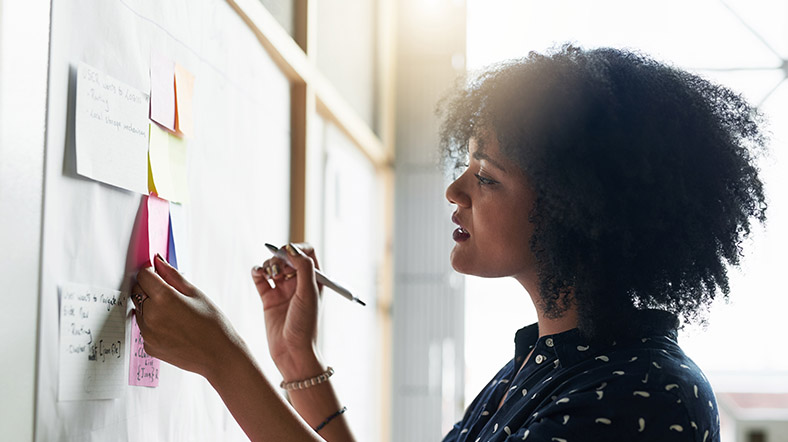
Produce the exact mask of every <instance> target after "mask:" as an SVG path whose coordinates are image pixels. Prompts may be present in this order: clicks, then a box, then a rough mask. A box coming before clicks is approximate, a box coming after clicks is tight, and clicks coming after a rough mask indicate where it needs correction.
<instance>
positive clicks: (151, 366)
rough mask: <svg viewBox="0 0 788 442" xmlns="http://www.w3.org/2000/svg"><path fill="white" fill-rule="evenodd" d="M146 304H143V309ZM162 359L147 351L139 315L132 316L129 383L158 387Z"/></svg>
mask: <svg viewBox="0 0 788 442" xmlns="http://www.w3.org/2000/svg"><path fill="white" fill-rule="evenodd" d="M144 305H145V304H143V309H144V308H145V307H144ZM159 365H160V361H159V360H158V359H156V358H154V357H153V356H151V355H149V354H148V353H146V352H145V340H144V339H143V338H142V333H140V327H139V325H137V316H136V315H132V317H131V356H130V357H129V385H136V386H141V387H157V386H158V385H159Z"/></svg>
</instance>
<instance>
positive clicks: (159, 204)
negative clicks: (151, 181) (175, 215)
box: [148, 195, 170, 264]
mask: <svg viewBox="0 0 788 442" xmlns="http://www.w3.org/2000/svg"><path fill="white" fill-rule="evenodd" d="M169 233H170V203H169V201H167V200H163V199H161V198H159V197H157V196H156V195H149V196H148V257H149V258H150V262H151V264H152V263H153V259H154V258H155V257H156V254H157V253H158V254H160V255H161V256H162V258H164V259H167V250H168V245H169V244H168V241H169Z"/></svg>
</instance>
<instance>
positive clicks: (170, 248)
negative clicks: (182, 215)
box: [167, 215, 178, 269]
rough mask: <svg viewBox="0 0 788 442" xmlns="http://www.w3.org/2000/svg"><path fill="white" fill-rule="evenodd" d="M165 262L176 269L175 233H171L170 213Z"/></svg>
mask: <svg viewBox="0 0 788 442" xmlns="http://www.w3.org/2000/svg"><path fill="white" fill-rule="evenodd" d="M167 262H169V263H170V265H171V266H173V267H175V269H178V252H176V251H175V235H173V234H172V215H170V239H169V241H168V244H167Z"/></svg>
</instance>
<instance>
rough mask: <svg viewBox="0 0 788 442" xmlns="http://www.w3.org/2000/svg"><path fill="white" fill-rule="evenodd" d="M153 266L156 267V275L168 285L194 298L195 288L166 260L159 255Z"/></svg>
mask: <svg viewBox="0 0 788 442" xmlns="http://www.w3.org/2000/svg"><path fill="white" fill-rule="evenodd" d="M153 264H154V266H155V267H156V273H158V274H159V276H161V279H163V280H164V281H165V282H166V283H167V284H169V285H171V286H173V287H174V288H175V290H177V291H179V292H181V293H183V294H184V295H186V296H192V295H193V294H194V286H193V285H191V283H189V281H187V280H186V278H184V277H183V275H181V273H180V272H179V271H178V270H177V269H176V268H175V267H173V266H171V265H170V264H169V263H168V262H167V261H165V260H164V258H162V257H161V255H159V254H158V253H157V254H156V258H155V259H154V260H153Z"/></svg>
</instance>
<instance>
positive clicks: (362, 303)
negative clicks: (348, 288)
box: [353, 298, 367, 305]
mask: <svg viewBox="0 0 788 442" xmlns="http://www.w3.org/2000/svg"><path fill="white" fill-rule="evenodd" d="M353 300H354V301H356V302H358V303H359V304H361V305H367V304H366V303H365V302H364V301H362V300H360V299H358V298H353Z"/></svg>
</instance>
